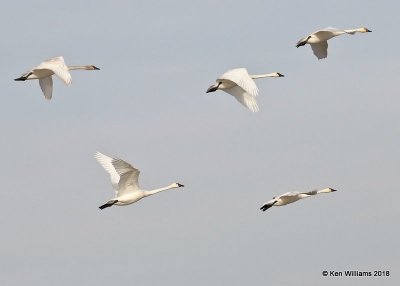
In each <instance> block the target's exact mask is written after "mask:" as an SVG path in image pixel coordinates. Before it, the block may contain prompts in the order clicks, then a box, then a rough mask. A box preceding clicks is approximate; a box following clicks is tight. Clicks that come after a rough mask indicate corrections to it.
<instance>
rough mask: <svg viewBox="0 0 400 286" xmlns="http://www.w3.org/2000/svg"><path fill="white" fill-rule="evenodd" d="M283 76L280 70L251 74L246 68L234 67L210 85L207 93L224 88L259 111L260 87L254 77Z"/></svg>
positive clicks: (247, 105) (238, 99)
mask: <svg viewBox="0 0 400 286" xmlns="http://www.w3.org/2000/svg"><path fill="white" fill-rule="evenodd" d="M283 76H284V75H283V74H281V73H278V72H273V73H268V74H260V75H249V73H248V72H247V70H246V69H245V68H237V69H232V70H228V71H227V72H226V73H224V74H223V75H221V76H220V77H219V78H218V79H217V80H216V84H213V85H212V86H210V87H209V88H208V89H207V91H206V93H209V92H214V91H216V90H218V89H220V90H223V91H225V92H227V93H229V94H231V95H233V96H234V97H235V98H236V99H237V101H239V102H240V103H241V104H243V105H244V106H245V107H247V108H248V109H250V110H251V111H252V112H257V111H259V110H260V109H259V107H258V104H257V101H256V96H257V95H258V88H257V86H256V83H255V82H254V80H253V79H257V78H263V77H283Z"/></svg>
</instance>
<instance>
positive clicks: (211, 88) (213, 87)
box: [206, 85, 218, 93]
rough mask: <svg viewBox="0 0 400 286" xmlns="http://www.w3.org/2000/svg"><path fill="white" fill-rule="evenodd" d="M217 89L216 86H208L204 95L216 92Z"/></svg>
mask: <svg viewBox="0 0 400 286" xmlns="http://www.w3.org/2000/svg"><path fill="white" fill-rule="evenodd" d="M217 89H218V86H215V85H212V86H210V87H209V88H208V89H207V91H206V93H209V92H214V91H216V90H217Z"/></svg>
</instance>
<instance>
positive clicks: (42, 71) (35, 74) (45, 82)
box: [14, 57, 99, 100]
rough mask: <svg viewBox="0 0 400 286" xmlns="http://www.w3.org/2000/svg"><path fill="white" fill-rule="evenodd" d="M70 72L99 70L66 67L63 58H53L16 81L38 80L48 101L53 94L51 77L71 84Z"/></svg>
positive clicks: (88, 67)
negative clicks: (53, 76) (56, 77)
mask: <svg viewBox="0 0 400 286" xmlns="http://www.w3.org/2000/svg"><path fill="white" fill-rule="evenodd" d="M70 70H99V68H98V67H95V66H93V65H86V66H67V65H66V64H65V62H64V58H63V57H55V58H52V59H49V60H45V61H43V62H42V63H40V64H39V65H38V66H37V67H36V68H34V69H32V70H30V71H28V72H26V73H24V74H23V75H21V76H20V77H19V78H16V79H14V80H16V81H25V80H31V79H39V85H40V88H41V89H42V91H43V94H44V97H45V98H46V99H47V100H50V99H51V97H52V94H53V79H52V75H53V74H55V75H57V76H58V77H59V78H60V79H61V80H62V81H63V82H64V83H65V84H67V85H69V84H71V82H72V78H71V74H70V73H69V71H70Z"/></svg>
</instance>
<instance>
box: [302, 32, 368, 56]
mask: <svg viewBox="0 0 400 286" xmlns="http://www.w3.org/2000/svg"><path fill="white" fill-rule="evenodd" d="M357 32H358V33H368V32H372V31H371V30H368V29H367V28H364V27H363V28H358V29H350V30H340V29H336V28H332V27H328V28H325V29H322V30H319V31H316V32H314V33H312V34H310V35H308V36H307V37H304V38H303V39H301V40H300V41H299V42H298V43H297V45H296V47H297V48H298V47H301V46H304V45H305V44H310V46H311V49H312V50H313V53H314V55H315V56H316V57H317V58H318V59H319V60H320V59H324V58H326V57H327V56H328V40H329V39H331V38H333V37H336V36H340V35H343V34H349V35H354V34H355V33H357Z"/></svg>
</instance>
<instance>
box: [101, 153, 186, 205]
mask: <svg viewBox="0 0 400 286" xmlns="http://www.w3.org/2000/svg"><path fill="white" fill-rule="evenodd" d="M94 157H95V158H96V160H97V161H98V162H99V163H100V165H101V166H102V167H103V168H104V169H105V170H106V171H107V172H108V174H109V175H110V179H111V184H112V186H113V187H114V190H115V198H113V199H111V200H109V201H108V202H107V203H105V204H104V205H102V206H100V207H99V209H101V210H102V209H105V208H108V207H111V206H113V205H117V206H126V205H130V204H132V203H135V202H137V201H138V200H141V199H143V198H145V197H148V196H151V195H154V194H157V193H159V192H162V191H166V190H169V189H174V188H180V187H184V185H182V184H180V183H173V184H171V185H169V186H167V187H165V188H160V189H155V190H152V191H145V190H142V189H141V188H140V187H139V174H140V171H139V170H138V169H136V168H135V167H132V166H131V165H130V164H129V163H127V162H125V161H123V160H121V159H118V158H111V157H108V156H106V155H104V154H102V153H100V152H96V154H95V156H94Z"/></svg>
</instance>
